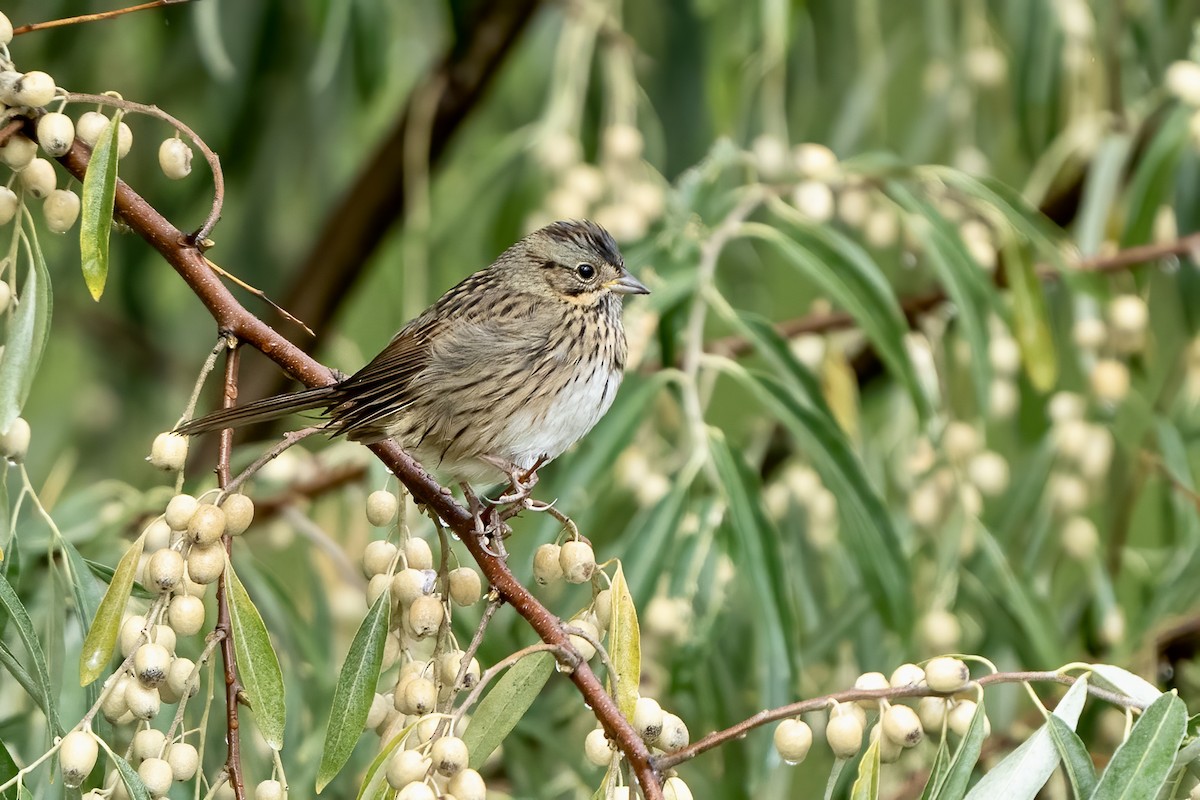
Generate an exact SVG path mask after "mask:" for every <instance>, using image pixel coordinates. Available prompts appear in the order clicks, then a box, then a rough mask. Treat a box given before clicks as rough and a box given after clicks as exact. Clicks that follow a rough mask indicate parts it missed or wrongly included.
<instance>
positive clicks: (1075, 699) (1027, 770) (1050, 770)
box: [967, 678, 1087, 800]
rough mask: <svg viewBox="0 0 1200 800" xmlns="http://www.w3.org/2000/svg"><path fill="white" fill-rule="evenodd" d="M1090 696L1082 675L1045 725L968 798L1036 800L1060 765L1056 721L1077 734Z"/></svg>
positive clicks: (975, 786)
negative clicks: (1053, 726) (1080, 719)
mask: <svg viewBox="0 0 1200 800" xmlns="http://www.w3.org/2000/svg"><path fill="white" fill-rule="evenodd" d="M1086 699H1087V680H1086V679H1083V678H1081V679H1079V680H1077V681H1075V683H1073V684H1071V688H1070V689H1068V690H1067V693H1066V695H1065V696H1064V697H1063V699H1062V701H1061V702H1060V703H1059V704H1058V707H1057V708H1055V709H1054V713H1053V714H1050V715H1049V717H1048V718H1047V719H1046V722H1045V724H1044V725H1042V727H1040V728H1038V729H1037V731H1035V732H1034V734H1033V735H1032V736H1030V737H1029V738H1028V739H1026V740H1025V741H1024V742H1022V743H1021V744H1020V746H1018V747H1017V749H1015V750H1013V751H1012V752H1011V753H1009V754H1008V755H1007V756H1006V757H1005V758H1004V760H1003V761H1001V762H1000V763H999V764H997V765H996V766H994V767H992V768H991V769H989V770H988V771H987V774H986V775H984V776H983V778H982V779H981V780H980V781H979V783H977V784H975V785H974V786H973V787H971V791H970V792H968V793H967V800H1021V799H1022V798H1025V800H1033V798H1035V797H1036V796H1037V794H1038V792H1040V791H1041V790H1042V787H1043V786H1045V785H1046V781H1048V780H1050V776H1051V775H1053V774H1054V770H1055V768H1056V767H1057V766H1058V762H1059V750H1058V749H1057V748H1056V746H1055V741H1054V739H1053V737H1052V733H1051V726H1052V724H1053V723H1055V722H1057V723H1058V724H1059V725H1062V726H1063V727H1064V728H1066V730H1067V731H1068V732H1069V733H1070V734H1071V735H1072V736H1074V735H1075V733H1074V727H1075V725H1076V724H1078V722H1079V713H1080V712H1081V711H1082V710H1083V702H1084V700H1086ZM1076 739H1078V737H1076Z"/></svg>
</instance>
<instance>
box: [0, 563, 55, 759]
mask: <svg viewBox="0 0 1200 800" xmlns="http://www.w3.org/2000/svg"><path fill="white" fill-rule="evenodd" d="M0 608H2V609H4V611H5V612H6V615H7V616H8V618H9V619H10V620H12V621H13V622H14V623H15V624H16V626H17V636H18V637H20V639H21V643H22V644H23V645H24V646H25V650H26V651H27V652H28V653H29V660H30V662H32V664H33V673H32V675H31V677H32V679H33V680H34V681H35V682H36V685H37V687H38V690H39V693H40V694H41V698H40V699H41V703H40V705H41V707H42V710H43V711H45V712H46V718H47V719H48V720H49V721H50V728H51V730H52V731H53V733H54V734H55V735H62V732H63V727H62V722H60V721H59V718H58V707H57V705H55V700H56V698H57V697H58V692H56V691H55V690H54V688H53V687H54V683H53V682H52V681H51V680H50V671H49V670H48V669H47V667H46V655H45V653H44V652H43V651H42V645H41V642H39V641H38V637H37V633H36V632H35V631H34V628H33V620H31V619H30V618H29V612H28V611H26V610H25V606H24V605H22V603H21V600H20V599H19V598H18V597H17V593H16V592H15V591H13V588H12V585H11V584H9V582H8V579H7V578H4V577H0ZM6 666H7V664H6ZM22 683H23V681H22ZM34 699H35V700H37V699H39V698H37V697H36V696H35V697H34Z"/></svg>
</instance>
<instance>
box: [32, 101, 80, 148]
mask: <svg viewBox="0 0 1200 800" xmlns="http://www.w3.org/2000/svg"><path fill="white" fill-rule="evenodd" d="M37 137H38V144H39V145H41V147H42V150H44V151H46V155H48V156H53V157H55V158H57V157H58V156H61V155H66V153H67V151H68V150H70V149H71V145H72V144H74V143H75V122H74V121H73V120H72V119H71V118H70V117H68V116H67V115H66V114H62V113H59V112H57V111H53V112H51V113H49V114H43V115H42V118H41V119H39V120H38V124H37Z"/></svg>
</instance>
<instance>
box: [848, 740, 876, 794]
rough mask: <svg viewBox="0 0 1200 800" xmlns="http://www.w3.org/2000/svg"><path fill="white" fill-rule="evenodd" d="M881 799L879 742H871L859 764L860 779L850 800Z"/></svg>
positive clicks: (851, 790)
mask: <svg viewBox="0 0 1200 800" xmlns="http://www.w3.org/2000/svg"><path fill="white" fill-rule="evenodd" d="M878 797H879V740H878V739H876V740H874V741H872V742H871V746H870V747H868V748H867V752H865V753H863V757H862V760H861V761H859V762H858V777H857V778H855V779H854V786H852V787H851V788H850V800H876V798H878Z"/></svg>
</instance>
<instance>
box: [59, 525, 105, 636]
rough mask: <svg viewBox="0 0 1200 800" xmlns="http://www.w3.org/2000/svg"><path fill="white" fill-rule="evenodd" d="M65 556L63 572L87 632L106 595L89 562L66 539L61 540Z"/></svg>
mask: <svg viewBox="0 0 1200 800" xmlns="http://www.w3.org/2000/svg"><path fill="white" fill-rule="evenodd" d="M59 544H60V547H61V550H62V553H63V555H65V556H66V558H65V559H64V560H63V571H64V572H65V573H66V578H67V581H68V582H69V583H70V585H71V593H72V594H73V595H74V597H75V612H76V613H77V614H79V620H80V625H81V626H82V627H83V628H84V633H85V634H86V632H87V630H86V629H87V627H88V625H89V624H90V623H91V621H92V620H93V619H95V617H96V612H97V611H99V610H100V603H101V602H102V601H103V599H104V593H103V591H102V590H101V589H100V585H99V584H98V583H97V581H96V577H95V575H93V573H92V570H91V568H90V567H89V566H88V563H87V560H86V559H84V557H83V556H82V555H80V553H79V551H78V550H76V549H75V545H73V544H71V543H70V542H69V541H67V540H66V539H61V540H59Z"/></svg>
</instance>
